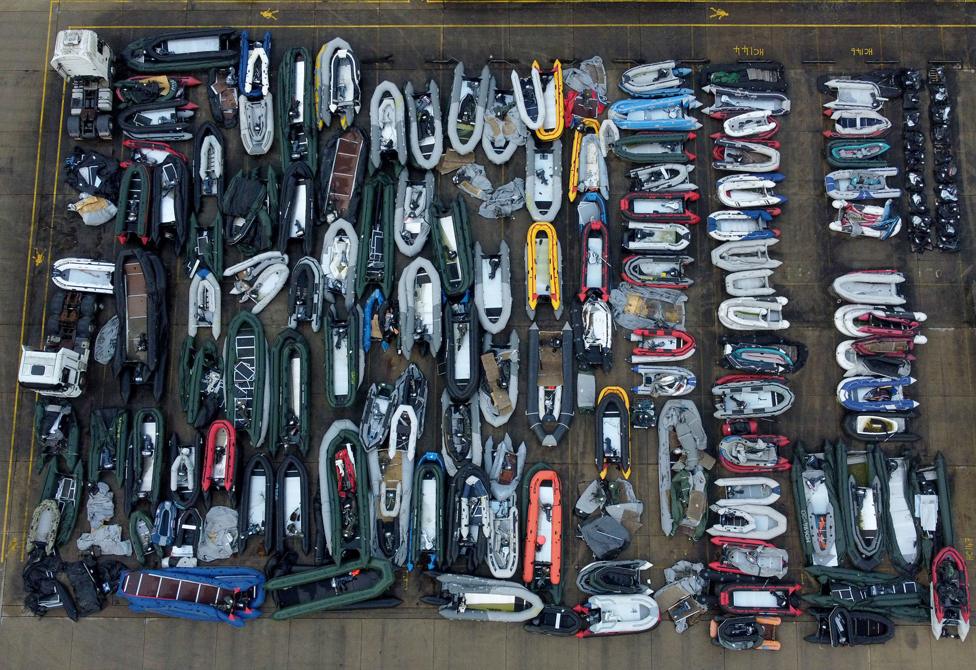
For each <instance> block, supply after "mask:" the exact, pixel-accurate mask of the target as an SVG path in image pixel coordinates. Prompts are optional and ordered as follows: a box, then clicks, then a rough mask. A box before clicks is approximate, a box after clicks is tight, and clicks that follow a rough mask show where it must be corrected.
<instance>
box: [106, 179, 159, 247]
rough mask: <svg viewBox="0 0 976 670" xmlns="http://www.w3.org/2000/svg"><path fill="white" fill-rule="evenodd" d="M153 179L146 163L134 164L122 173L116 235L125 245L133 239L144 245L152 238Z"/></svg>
mask: <svg viewBox="0 0 976 670" xmlns="http://www.w3.org/2000/svg"><path fill="white" fill-rule="evenodd" d="M151 191H152V178H151V177H150V175H149V168H148V167H146V164H145V163H133V164H132V165H130V166H129V167H127V168H126V169H125V172H123V173H122V183H121V185H120V187H119V204H118V211H117V212H116V214H115V235H116V237H118V238H119V242H121V243H122V244H125V243H126V242H128V241H131V239H132V238H133V237H135V238H138V239H139V241H141V242H142V243H143V244H148V242H149V238H150V232H151V231H150V230H149V216H150V214H151V213H152V209H153V204H152V196H151Z"/></svg>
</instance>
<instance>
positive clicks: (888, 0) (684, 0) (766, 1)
mask: <svg viewBox="0 0 976 670" xmlns="http://www.w3.org/2000/svg"><path fill="white" fill-rule="evenodd" d="M286 1H287V0H286ZM593 1H594V0H424V2H426V3H427V4H428V5H495V4H497V5H502V4H504V5H557V4H558V5H590V4H593ZM917 2H918V0H600V2H599V4H601V5H605V4H628V5H704V4H708V5H711V6H715V7H721V6H722V5H904V4H909V3H917ZM973 3H976V0H941V1H940V2H937V3H936V4H939V5H968V4H973Z"/></svg>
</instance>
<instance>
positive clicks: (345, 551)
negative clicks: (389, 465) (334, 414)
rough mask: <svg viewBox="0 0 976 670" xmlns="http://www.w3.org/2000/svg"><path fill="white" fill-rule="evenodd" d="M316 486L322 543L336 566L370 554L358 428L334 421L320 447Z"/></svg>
mask: <svg viewBox="0 0 976 670" xmlns="http://www.w3.org/2000/svg"><path fill="white" fill-rule="evenodd" d="M319 488H320V492H321V498H322V522H323V527H324V530H325V544H326V548H327V549H328V552H329V554H330V555H331V556H332V559H333V561H334V562H335V563H336V564H337V565H349V564H354V563H358V564H360V565H362V564H363V563H364V562H365V561H366V560H367V559H368V558H369V556H370V547H371V546H372V544H371V541H370V523H371V522H370V505H369V470H368V468H367V466H366V450H365V449H364V448H363V443H362V441H361V440H360V439H359V427H358V426H356V424H354V423H353V422H352V421H349V420H348V419H340V420H339V421H335V422H333V423H332V425H331V426H330V427H329V430H328V431H327V432H326V433H325V436H324V437H323V438H322V443H321V445H320V446H319Z"/></svg>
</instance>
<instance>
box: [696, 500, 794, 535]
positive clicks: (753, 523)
mask: <svg viewBox="0 0 976 670" xmlns="http://www.w3.org/2000/svg"><path fill="white" fill-rule="evenodd" d="M711 510H712V513H713V514H715V517H716V518H715V523H714V524H713V525H712V526H709V528H708V531H707V532H708V534H709V535H713V536H720V537H730V538H735V539H736V540H738V539H742V538H744V539H750V540H772V539H773V538H775V537H779V536H780V535H782V534H783V533H785V532H786V517H785V516H783V515H782V514H780V513H779V512H777V511H776V510H774V509H773V508H772V507H766V506H764V505H734V506H727V507H719V506H718V505H712V507H711Z"/></svg>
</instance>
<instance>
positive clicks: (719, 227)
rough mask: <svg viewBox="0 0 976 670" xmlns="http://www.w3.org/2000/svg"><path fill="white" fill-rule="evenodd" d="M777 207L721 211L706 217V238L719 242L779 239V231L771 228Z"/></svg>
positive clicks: (776, 213) (777, 212) (778, 210)
mask: <svg viewBox="0 0 976 670" xmlns="http://www.w3.org/2000/svg"><path fill="white" fill-rule="evenodd" d="M780 211H781V210H780V209H779V208H778V207H773V208H767V209H752V210H739V209H723V210H719V211H717V212H712V213H711V214H709V215H708V236H709V237H711V238H712V239H713V240H718V241H719V242H736V241H747V240H765V239H769V238H773V237H779V229H777V228H771V227H770V223H772V221H773V217H774V216H777V215H779V213H780Z"/></svg>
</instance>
